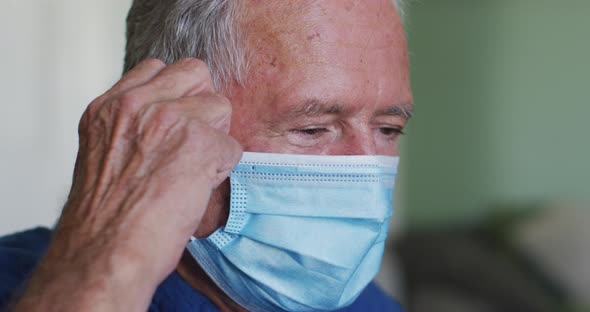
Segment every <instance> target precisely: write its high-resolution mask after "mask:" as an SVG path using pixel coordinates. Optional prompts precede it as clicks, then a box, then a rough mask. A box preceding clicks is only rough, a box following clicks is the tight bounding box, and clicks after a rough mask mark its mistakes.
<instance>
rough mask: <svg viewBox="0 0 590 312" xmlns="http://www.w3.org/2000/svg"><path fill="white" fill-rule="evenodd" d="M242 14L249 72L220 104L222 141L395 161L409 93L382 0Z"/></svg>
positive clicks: (333, 1)
mask: <svg viewBox="0 0 590 312" xmlns="http://www.w3.org/2000/svg"><path fill="white" fill-rule="evenodd" d="M245 7H247V8H248V9H247V14H246V16H245V17H244V19H243V23H242V24H243V31H244V32H245V34H246V40H247V42H248V44H249V48H250V51H251V52H253V56H254V57H253V64H252V65H251V70H250V75H249V76H248V79H247V81H246V84H245V86H244V87H243V88H235V89H234V90H233V94H231V96H230V99H231V102H232V105H233V113H232V125H231V131H230V134H231V135H232V136H233V137H235V138H236V139H237V140H238V141H239V142H240V143H241V144H242V146H243V147H244V150H245V151H253V152H272V153H294V154H324V155H362V154H369V155H373V154H379V155H397V154H398V150H397V145H398V144H397V143H398V139H399V134H400V132H401V130H402V129H403V128H404V126H405V125H406V122H407V114H408V113H410V112H411V107H412V94H411V90H410V83H409V70H408V57H407V47H406V41H405V36H404V32H403V28H402V23H401V21H400V18H399V16H398V15H397V13H396V11H395V8H394V6H393V4H392V3H391V0H362V1H361V0H357V1H354V0H328V1H290V2H287V1H256V0H251V1H248V2H247V4H246V5H245Z"/></svg>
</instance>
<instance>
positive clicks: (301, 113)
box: [285, 99, 414, 120]
mask: <svg viewBox="0 0 590 312" xmlns="http://www.w3.org/2000/svg"><path fill="white" fill-rule="evenodd" d="M343 112H344V106H343V105H342V104H339V103H335V102H324V101H321V100H318V99H308V100H306V101H304V102H303V104H302V105H297V106H295V107H291V109H290V110H288V111H287V113H286V114H285V117H287V118H297V117H315V116H321V115H338V114H342V113H343ZM379 115H390V116H400V117H402V118H404V119H406V120H408V119H410V118H411V117H412V116H413V115H414V110H413V106H412V104H402V105H392V106H390V107H387V108H385V109H382V110H379V111H377V112H375V114H374V116H379Z"/></svg>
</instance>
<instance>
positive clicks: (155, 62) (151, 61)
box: [138, 58, 166, 68]
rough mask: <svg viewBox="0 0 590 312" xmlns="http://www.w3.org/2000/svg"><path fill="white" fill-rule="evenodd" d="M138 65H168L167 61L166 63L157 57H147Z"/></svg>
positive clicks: (156, 66)
mask: <svg viewBox="0 0 590 312" xmlns="http://www.w3.org/2000/svg"><path fill="white" fill-rule="evenodd" d="M138 65H142V66H146V67H149V68H152V67H153V68H163V67H166V63H164V62H163V61H162V60H160V59H157V58H147V59H145V60H143V61H141V63H139V64H138Z"/></svg>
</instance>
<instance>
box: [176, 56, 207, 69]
mask: <svg viewBox="0 0 590 312" xmlns="http://www.w3.org/2000/svg"><path fill="white" fill-rule="evenodd" d="M178 65H179V66H181V67H182V68H183V69H186V70H208V67H207V63H205V62H203V61H202V60H200V59H198V58H194V57H187V58H183V59H181V60H180V61H178Z"/></svg>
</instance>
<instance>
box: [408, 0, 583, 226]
mask: <svg viewBox="0 0 590 312" xmlns="http://www.w3.org/2000/svg"><path fill="white" fill-rule="evenodd" d="M407 11H408V19H407V33H408V36H409V44H410V54H411V66H412V85H413V88H414V95H415V105H416V116H415V119H413V120H412V121H411V123H410V125H409V127H408V136H407V137H406V138H405V142H404V145H403V149H402V151H403V154H402V156H403V159H404V162H403V164H404V168H403V171H402V172H403V175H404V178H403V180H404V182H405V184H406V185H405V186H404V189H405V194H404V207H405V209H404V210H405V211H404V215H405V217H406V219H407V221H409V223H410V224H412V225H441V224H443V225H445V224H446V225H448V224H454V223H456V222H469V221H473V220H478V219H479V218H481V217H482V216H485V215H486V214H487V213H489V212H490V209H494V207H497V206H498V205H499V204H502V205H505V204H508V205H510V204H511V203H514V206H518V205H521V204H523V203H525V204H526V203H534V202H555V201H574V202H577V203H587V202H590V138H589V134H590V131H589V127H590V122H589V121H588V119H589V118H590V105H588V102H589V101H588V99H587V94H588V93H589V92H590V77H589V76H590V1H587V0H586V1H585V0H579V1H575V0H561V1H550V0H528V1H527V0H489V1H487V0H479V1H473V0H462V1H461V0H421V1H416V2H413V3H412V4H411V5H410V7H409V9H408V10H407Z"/></svg>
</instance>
